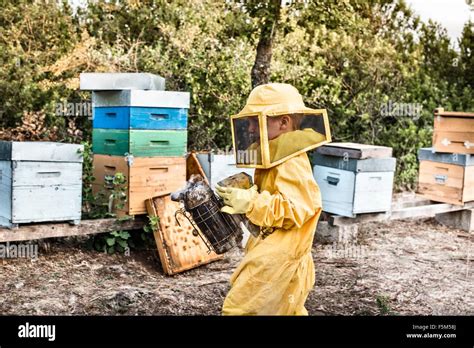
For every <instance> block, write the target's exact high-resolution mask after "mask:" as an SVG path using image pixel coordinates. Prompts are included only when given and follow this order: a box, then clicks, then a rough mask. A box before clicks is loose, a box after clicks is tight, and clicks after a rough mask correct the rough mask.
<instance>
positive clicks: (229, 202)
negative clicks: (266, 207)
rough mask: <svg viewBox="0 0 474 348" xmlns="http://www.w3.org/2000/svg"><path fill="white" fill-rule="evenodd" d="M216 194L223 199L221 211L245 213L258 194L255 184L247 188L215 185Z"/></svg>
mask: <svg viewBox="0 0 474 348" xmlns="http://www.w3.org/2000/svg"><path fill="white" fill-rule="evenodd" d="M216 190H217V194H218V195H219V196H220V197H221V198H222V199H223V200H224V203H225V206H224V207H222V209H221V211H222V212H224V213H227V214H245V213H246V212H247V210H248V208H249V205H250V202H252V201H253V200H254V199H255V198H256V197H257V195H258V187H257V185H253V186H252V187H251V188H249V189H240V188H235V187H221V186H219V185H216Z"/></svg>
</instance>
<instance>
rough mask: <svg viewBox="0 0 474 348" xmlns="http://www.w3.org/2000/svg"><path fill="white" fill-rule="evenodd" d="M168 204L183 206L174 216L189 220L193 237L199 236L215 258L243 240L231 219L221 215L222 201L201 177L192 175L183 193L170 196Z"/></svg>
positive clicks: (239, 230) (240, 231)
mask: <svg viewBox="0 0 474 348" xmlns="http://www.w3.org/2000/svg"><path fill="white" fill-rule="evenodd" d="M171 200H173V201H179V202H182V203H183V205H184V208H182V209H180V210H178V211H177V212H176V214H175V216H176V217H177V215H178V214H182V215H183V216H184V217H186V218H187V219H188V220H189V222H190V223H191V225H192V226H193V227H194V230H195V232H194V233H197V234H199V236H200V237H201V238H202V240H203V241H204V243H205V244H206V246H207V247H208V249H209V252H211V251H212V250H214V251H215V252H216V253H217V254H223V253H225V252H226V251H229V250H230V249H232V248H234V247H236V246H238V244H239V242H240V240H241V239H242V230H241V228H240V227H239V225H238V223H237V222H236V221H235V219H234V218H233V217H232V215H229V214H225V213H222V212H221V211H220V210H221V208H222V207H223V206H224V203H223V201H222V200H221V199H220V197H218V196H216V195H215V194H214V192H213V191H212V190H211V188H210V187H209V185H207V183H206V182H205V181H204V180H203V178H202V176H201V175H192V176H191V178H190V179H189V181H188V182H187V184H186V186H185V187H184V188H183V189H182V190H180V191H177V192H173V193H172V194H171ZM176 220H177V219H176ZM178 223H179V221H178ZM201 233H202V234H203V235H204V237H205V238H204V237H203V235H202V234H201Z"/></svg>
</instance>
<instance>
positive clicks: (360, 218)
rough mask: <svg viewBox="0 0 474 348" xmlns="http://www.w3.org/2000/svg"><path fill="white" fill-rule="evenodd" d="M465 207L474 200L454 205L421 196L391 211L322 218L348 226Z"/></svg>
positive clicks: (473, 207)
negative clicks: (350, 216)
mask: <svg viewBox="0 0 474 348" xmlns="http://www.w3.org/2000/svg"><path fill="white" fill-rule="evenodd" d="M465 209H474V201H473V202H467V203H465V204H464V205H454V204H448V203H440V202H434V201H431V200H427V199H423V198H421V199H420V198H419V199H417V200H414V201H411V202H410V201H408V202H402V203H398V204H397V203H396V204H394V205H393V206H392V211H391V212H385V213H369V214H359V215H357V216H356V217H354V218H348V217H344V216H339V215H334V214H328V213H323V215H322V220H324V221H328V222H329V224H330V225H332V226H347V225H352V224H357V223H361V222H372V221H389V220H400V219H408V218H426V217H434V216H435V215H437V214H441V213H449V212H454V211H460V210H465Z"/></svg>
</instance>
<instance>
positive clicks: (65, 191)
mask: <svg viewBox="0 0 474 348" xmlns="http://www.w3.org/2000/svg"><path fill="white" fill-rule="evenodd" d="M82 150H83V146H82V145H74V144H61V143H50V142H6V141H0V202H1V204H0V225H1V226H6V227H13V226H15V225H17V224H21V223H30V222H43V221H72V222H74V223H78V222H79V221H80V219H81V203H82V199H81V198H82V161H83V160H82V155H81V153H80V152H81V151H82Z"/></svg>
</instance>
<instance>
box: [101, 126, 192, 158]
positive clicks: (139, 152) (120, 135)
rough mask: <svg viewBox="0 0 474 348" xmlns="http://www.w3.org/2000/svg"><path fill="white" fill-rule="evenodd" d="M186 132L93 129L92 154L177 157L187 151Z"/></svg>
mask: <svg viewBox="0 0 474 348" xmlns="http://www.w3.org/2000/svg"><path fill="white" fill-rule="evenodd" d="M187 136H188V132H187V130H127V129H102V128H95V129H94V130H93V132H92V147H93V152H94V154H100V155H112V156H126V155H132V156H135V157H153V156H160V157H168V156H170V157H178V156H184V155H185V154H186V150H187Z"/></svg>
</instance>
